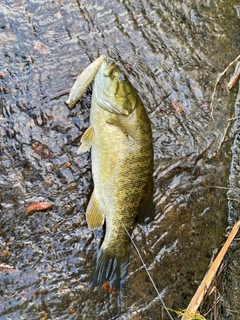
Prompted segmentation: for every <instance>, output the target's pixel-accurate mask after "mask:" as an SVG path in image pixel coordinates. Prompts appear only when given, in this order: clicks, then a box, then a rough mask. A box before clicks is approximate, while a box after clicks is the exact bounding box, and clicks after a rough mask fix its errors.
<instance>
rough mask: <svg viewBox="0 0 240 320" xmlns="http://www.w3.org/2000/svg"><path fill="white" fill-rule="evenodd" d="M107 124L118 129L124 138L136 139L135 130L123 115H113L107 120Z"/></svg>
mask: <svg viewBox="0 0 240 320" xmlns="http://www.w3.org/2000/svg"><path fill="white" fill-rule="evenodd" d="M107 123H108V124H110V125H114V126H116V127H118V128H119V129H120V130H121V131H122V132H123V133H124V134H125V135H126V136H130V137H132V138H133V139H136V129H135V127H134V126H133V125H132V121H129V119H128V117H127V116H125V115H115V116H114V117H111V118H109V119H108V120H107Z"/></svg>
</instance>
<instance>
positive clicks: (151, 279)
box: [119, 219, 173, 320]
mask: <svg viewBox="0 0 240 320" xmlns="http://www.w3.org/2000/svg"><path fill="white" fill-rule="evenodd" d="M119 220H120V222H121V224H122V226H123V228H124V229H125V231H126V233H127V235H128V236H129V238H130V240H131V242H132V244H133V246H134V248H135V250H136V251H137V254H138V256H139V258H140V260H141V262H142V265H143V267H144V269H145V271H146V272H147V275H148V277H149V279H150V281H151V282H152V285H153V287H154V289H155V291H156V293H157V295H158V297H159V299H160V301H161V303H162V305H163V307H164V309H165V311H166V312H167V314H168V316H169V318H170V319H171V320H173V318H172V316H171V314H170V312H169V310H168V308H167V307H166V305H165V303H164V301H163V299H162V297H161V295H160V293H159V291H158V289H157V287H156V285H155V283H154V281H153V278H152V277H151V275H150V273H149V271H148V269H147V267H146V264H145V262H144V261H143V258H142V256H141V254H140V252H139V250H138V248H137V246H136V244H135V243H134V241H133V240H132V238H131V235H130V233H129V232H128V230H127V228H126V227H125V225H124V223H123V222H122V220H121V219H119Z"/></svg>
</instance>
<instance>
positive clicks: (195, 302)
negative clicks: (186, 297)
mask: <svg viewBox="0 0 240 320" xmlns="http://www.w3.org/2000/svg"><path fill="white" fill-rule="evenodd" d="M239 228H240V219H239V220H238V222H237V223H235V225H234V226H233V228H232V231H231V232H230V234H229V236H228V238H227V241H226V242H225V244H224V246H223V247H222V249H221V250H220V252H219V253H218V255H217V257H216V258H215V260H214V261H213V263H212V265H211V267H210V268H209V270H208V271H207V273H206V275H205V277H204V279H203V281H202V282H201V284H200V286H199V287H198V289H197V291H196V293H195V295H194V296H193V298H192V300H191V302H190V303H189V305H188V307H187V309H186V311H185V312H184V315H183V317H182V319H181V320H191V319H192V317H191V315H194V314H195V313H196V311H197V309H198V307H199V305H200V304H201V302H202V300H203V298H204V295H205V293H206V292H207V290H208V288H209V287H210V284H211V283H212V281H213V279H214V277H215V275H216V273H217V270H218V268H219V266H220V264H221V262H222V260H223V258H224V256H225V253H226V252H227V250H228V248H229V246H230V244H231V243H232V241H233V239H234V238H235V236H236V234H237V232H238V230H239Z"/></svg>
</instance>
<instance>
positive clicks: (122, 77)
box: [118, 73, 125, 81]
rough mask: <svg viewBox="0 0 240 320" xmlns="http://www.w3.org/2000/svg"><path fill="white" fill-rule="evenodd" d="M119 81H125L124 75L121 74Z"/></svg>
mask: <svg viewBox="0 0 240 320" xmlns="http://www.w3.org/2000/svg"><path fill="white" fill-rule="evenodd" d="M118 79H119V81H124V80H125V76H124V74H122V73H120V74H119V75H118Z"/></svg>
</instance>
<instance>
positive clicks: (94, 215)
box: [86, 191, 105, 230]
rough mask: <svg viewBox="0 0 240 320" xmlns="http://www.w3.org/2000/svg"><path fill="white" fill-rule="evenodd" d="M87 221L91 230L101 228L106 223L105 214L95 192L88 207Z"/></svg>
mask: <svg viewBox="0 0 240 320" xmlns="http://www.w3.org/2000/svg"><path fill="white" fill-rule="evenodd" d="M86 219H87V224H88V227H89V229H91V230H94V229H98V228H101V227H102V225H103V223H104V219H105V218H104V214H103V212H102V211H101V208H100V206H99V203H98V200H97V198H96V196H95V194H94V191H93V194H92V196H91V198H90V201H89V203H88V206H87V210H86Z"/></svg>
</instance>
